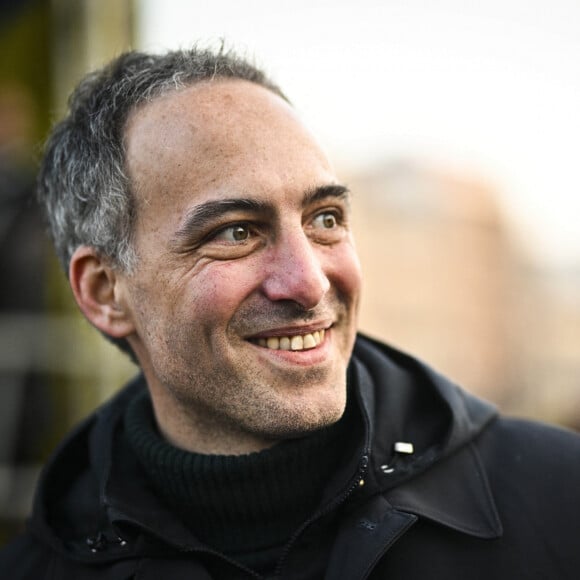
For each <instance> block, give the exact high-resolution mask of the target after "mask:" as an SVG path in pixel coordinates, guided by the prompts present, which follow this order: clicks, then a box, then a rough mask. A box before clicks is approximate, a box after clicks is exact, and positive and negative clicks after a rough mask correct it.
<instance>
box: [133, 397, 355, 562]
mask: <svg viewBox="0 0 580 580" xmlns="http://www.w3.org/2000/svg"><path fill="white" fill-rule="evenodd" d="M125 422H126V429H127V434H128V438H129V441H130V444H131V446H132V447H133V449H134V450H135V453H136V454H137V456H138V458H139V460H140V462H141V463H142V465H143V467H144V469H145V471H146V472H147V473H148V475H149V477H150V479H151V483H152V485H153V486H154V488H155V489H156V490H157V493H158V494H159V496H160V497H161V499H162V500H163V501H165V503H167V505H168V506H169V507H170V508H171V509H172V510H173V511H174V513H175V514H176V515H177V516H178V517H180V518H181V519H182V521H183V523H184V524H185V525H186V526H187V527H189V529H191V530H192V531H193V532H194V533H195V534H196V535H197V536H198V537H199V538H200V539H201V540H202V541H204V542H205V543H207V544H208V545H209V546H211V547H213V548H215V549H217V550H220V551H222V552H224V553H226V554H230V555H231V556H233V557H236V558H238V559H240V560H241V561H244V555H245V554H246V555H250V554H257V553H259V552H271V551H272V550H273V549H274V550H275V549H276V548H277V547H282V546H283V545H284V544H285V542H286V541H287V540H288V539H289V538H290V536H291V535H292V533H293V532H294V531H295V530H296V529H297V528H298V527H299V526H300V524H301V523H303V521H304V520H305V519H306V518H307V517H308V516H309V515H310V514H311V513H312V511H313V510H314V509H315V508H316V506H317V504H318V503H319V501H320V498H321V495H322V492H323V490H324V487H325V483H326V482H327V481H328V479H329V478H330V477H331V474H332V473H334V471H335V468H336V465H337V463H338V461H339V460H340V457H341V455H342V454H343V453H344V449H345V447H344V442H346V440H347V439H348V432H349V426H348V423H349V422H350V419H349V416H348V414H345V416H344V417H343V418H342V419H341V420H340V421H339V422H338V423H336V424H335V425H333V426H331V427H328V428H325V429H322V430H319V431H317V432H315V433H313V434H311V435H309V436H307V437H303V438H300V439H294V440H289V441H284V442H281V443H279V444H277V445H275V446H274V447H272V448H270V449H266V450H264V451H261V452H258V453H251V454H248V455H241V456H221V455H202V454H196V453H190V452H187V451H184V450H181V449H178V448H176V447H174V446H172V445H170V444H169V443H167V442H166V441H165V440H164V439H162V438H161V436H160V435H159V432H158V430H157V427H156V425H155V419H154V416H153V410H152V406H151V401H150V399H149V396H148V393H146V392H145V393H142V394H140V395H139V396H138V397H136V398H135V399H134V400H133V402H132V404H131V405H129V407H128V409H127V412H126V416H125Z"/></svg>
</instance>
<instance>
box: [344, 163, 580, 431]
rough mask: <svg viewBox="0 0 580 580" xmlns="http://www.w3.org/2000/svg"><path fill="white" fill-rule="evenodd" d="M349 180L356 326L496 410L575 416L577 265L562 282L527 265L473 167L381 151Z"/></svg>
mask: <svg viewBox="0 0 580 580" xmlns="http://www.w3.org/2000/svg"><path fill="white" fill-rule="evenodd" d="M349 185H350V187H351V189H352V190H353V192H354V200H355V201H354V203H355V217H356V223H355V228H356V239H357V245H358V249H359V253H360V255H361V260H362V262H363V269H364V275H365V288H364V293H363V296H364V298H363V304H362V313H361V328H362V329H363V330H365V331H367V332H368V333H370V334H371V335H375V336H378V337H381V338H383V339H386V340H387V341H388V342H390V343H392V344H393V345H394V346H399V347H401V348H403V349H405V350H408V351H411V352H412V353H415V354H417V355H418V356H419V357H421V358H423V359H424V360H426V361H427V362H428V363H430V364H431V365H432V366H434V367H435V368H437V369H438V370H440V371H441V372H443V373H444V374H447V375H448V376H450V377H451V378H453V379H454V380H455V381H456V382H458V383H461V384H462V385H463V386H465V387H466V388H467V389H469V390H471V391H472V392H474V393H476V394H479V395H481V396H483V397H486V398H488V399H491V400H493V401H494V402H496V403H497V404H498V405H499V406H500V407H501V408H502V409H503V410H505V411H507V412H513V413H517V414H525V415H528V416H533V417H537V418H540V419H546V420H550V421H555V422H558V423H561V424H567V425H575V424H577V422H578V419H580V385H578V379H579V377H580V356H578V355H579V353H578V345H579V344H580V303H579V301H578V300H572V299H571V297H573V296H579V293H578V291H579V290H580V284H579V282H580V280H578V277H576V278H573V277H572V278H571V277H568V283H567V285H566V290H567V293H564V292H563V291H562V290H563V288H562V284H563V282H562V280H564V278H565V276H564V275H563V273H560V272H551V273H550V275H549V276H548V277H547V279H546V277H545V276H544V275H543V274H542V273H541V272H538V271H537V270H536V269H535V268H534V266H533V265H532V264H531V263H530V262H529V261H528V260H527V258H525V254H524V253H522V252H520V251H519V250H518V248H517V246H516V245H515V244H514V243H513V241H512V240H513V236H512V235H511V230H510V223H509V220H507V219H505V217H504V216H503V214H502V212H501V211H500V208H499V206H498V204H497V200H496V194H495V191H494V190H493V188H492V187H491V186H489V185H488V184H486V183H485V182H483V181H482V180H481V179H479V178H476V177H473V176H470V175H466V174H462V173H458V172H456V171H445V170H442V169H439V168H435V167H431V166H428V165H425V164H420V163H414V162H388V161H387V162H385V163H384V164H381V165H377V166H375V167H374V168H370V169H368V170H367V171H365V172H364V173H361V174H357V175H352V176H351V178H350V180H349ZM548 282H549V283H548ZM556 288H558V289H560V292H556V291H555V289H556Z"/></svg>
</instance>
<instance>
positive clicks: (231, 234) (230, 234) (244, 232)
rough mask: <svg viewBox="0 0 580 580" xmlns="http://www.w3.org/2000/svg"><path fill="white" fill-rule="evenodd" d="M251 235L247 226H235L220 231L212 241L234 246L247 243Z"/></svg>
mask: <svg viewBox="0 0 580 580" xmlns="http://www.w3.org/2000/svg"><path fill="white" fill-rule="evenodd" d="M251 235H252V232H251V231H250V226H249V225H248V224H235V225H233V226H228V227H225V228H223V229H222V230H220V231H219V232H218V233H217V234H216V235H215V236H214V237H213V239H214V240H215V241H218V242H226V243H231V244H235V243H238V242H245V241H247V240H248V239H249V238H250V236H251Z"/></svg>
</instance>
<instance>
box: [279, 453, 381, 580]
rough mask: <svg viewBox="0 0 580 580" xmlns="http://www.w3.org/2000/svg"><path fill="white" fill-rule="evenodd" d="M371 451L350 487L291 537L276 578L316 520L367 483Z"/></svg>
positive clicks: (359, 466)
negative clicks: (290, 554) (300, 539)
mask: <svg viewBox="0 0 580 580" xmlns="http://www.w3.org/2000/svg"><path fill="white" fill-rule="evenodd" d="M369 455H370V453H369V451H368V449H367V450H365V451H364V452H363V455H362V456H361V458H360V460H359V464H358V469H357V472H356V475H355V476H354V477H353V479H352V480H351V483H350V485H349V486H348V487H347V488H346V489H345V490H344V491H343V492H342V493H341V494H340V495H339V496H338V497H337V498H335V499H334V500H333V501H331V502H329V503H328V504H327V505H326V506H325V507H323V508H321V509H320V510H319V511H318V512H316V513H314V514H313V515H312V516H310V517H309V518H308V519H307V520H306V521H305V522H304V523H303V524H302V525H301V526H300V527H299V528H298V529H297V530H296V531H295V532H294V534H293V535H292V536H291V537H290V539H289V540H288V542H287V543H286V546H285V547H284V550H283V551H282V555H281V556H280V559H279V560H278V564H277V565H276V569H275V570H274V578H278V577H280V575H281V574H282V569H283V568H284V564H285V563H286V559H287V558H288V554H289V553H290V551H291V550H292V548H293V547H294V544H295V543H296V540H297V539H298V538H299V537H300V535H301V534H302V533H303V532H304V531H305V530H306V529H307V528H308V527H309V526H310V525H312V524H313V523H314V522H315V521H316V520H318V519H320V518H322V517H324V516H325V515H327V514H329V513H330V512H331V511H333V510H334V509H336V508H337V507H338V506H339V505H341V504H342V503H344V502H345V501H346V500H347V499H348V498H349V497H350V496H351V495H352V494H353V493H354V492H355V490H357V489H359V488H361V487H362V486H363V485H364V483H365V481H364V478H365V476H366V473H367V470H368V466H369Z"/></svg>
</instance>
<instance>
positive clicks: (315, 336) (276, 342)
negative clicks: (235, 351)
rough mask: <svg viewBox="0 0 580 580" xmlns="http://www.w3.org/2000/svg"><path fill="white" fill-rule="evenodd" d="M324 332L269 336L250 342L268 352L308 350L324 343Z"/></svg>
mask: <svg viewBox="0 0 580 580" xmlns="http://www.w3.org/2000/svg"><path fill="white" fill-rule="evenodd" d="M325 332H326V331H325V330H317V331H315V332H308V333H307V334H295V335H292V336H269V337H268V338H257V339H254V340H252V341H251V342H253V343H254V344H257V345H258V346H261V347H263V348H268V349H270V350H294V351H297V350H310V349H312V348H316V347H317V346H319V345H320V344H322V342H323V341H324V335H325Z"/></svg>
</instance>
